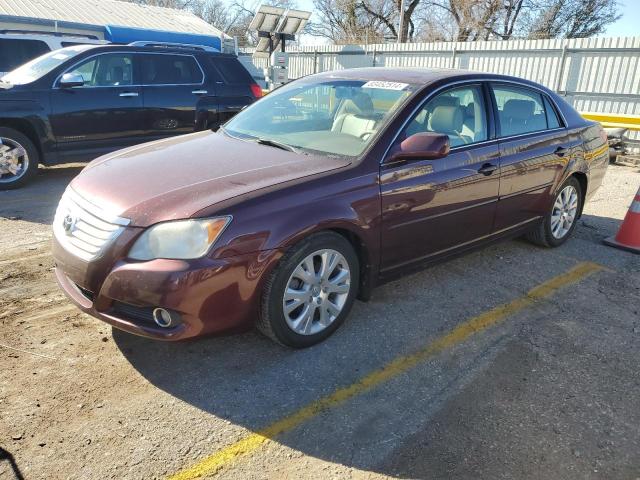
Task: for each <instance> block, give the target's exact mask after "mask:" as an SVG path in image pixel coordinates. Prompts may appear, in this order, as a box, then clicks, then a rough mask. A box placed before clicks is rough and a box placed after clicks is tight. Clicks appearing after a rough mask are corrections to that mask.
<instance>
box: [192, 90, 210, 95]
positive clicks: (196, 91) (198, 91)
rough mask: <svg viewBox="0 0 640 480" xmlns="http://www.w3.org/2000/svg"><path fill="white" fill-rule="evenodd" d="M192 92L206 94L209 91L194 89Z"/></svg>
mask: <svg viewBox="0 0 640 480" xmlns="http://www.w3.org/2000/svg"><path fill="white" fill-rule="evenodd" d="M191 93H193V94H194V95H206V94H207V93H209V92H207V91H206V90H194V91H193V92H191Z"/></svg>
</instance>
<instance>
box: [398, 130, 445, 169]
mask: <svg viewBox="0 0 640 480" xmlns="http://www.w3.org/2000/svg"><path fill="white" fill-rule="evenodd" d="M449 148H450V146H449V137H448V136H447V135H444V134H442V133H434V132H421V133H414V134H413V135H411V136H410V137H407V138H406V139H404V140H403V141H402V142H401V143H400V145H399V146H398V148H396V149H395V151H394V152H393V153H392V154H391V158H390V161H391V162H397V161H401V160H404V161H407V160H436V159H438V158H444V157H446V156H447V155H449Z"/></svg>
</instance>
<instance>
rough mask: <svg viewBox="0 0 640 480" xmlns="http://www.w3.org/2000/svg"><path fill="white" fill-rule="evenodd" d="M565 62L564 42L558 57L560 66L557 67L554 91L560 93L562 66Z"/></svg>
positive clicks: (565, 43) (565, 44) (565, 49)
mask: <svg viewBox="0 0 640 480" xmlns="http://www.w3.org/2000/svg"><path fill="white" fill-rule="evenodd" d="M566 60H567V42H566V40H565V42H564V44H563V45H562V54H561V56H560V65H559V67H558V76H557V77H556V85H555V88H554V91H555V92H556V93H560V85H561V84H562V77H563V76H564V65H565V63H566Z"/></svg>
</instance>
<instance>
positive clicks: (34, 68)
mask: <svg viewBox="0 0 640 480" xmlns="http://www.w3.org/2000/svg"><path fill="white" fill-rule="evenodd" d="M89 48H93V46H92V45H74V46H73V47H66V48H61V49H60V50H54V51H52V52H49V53H45V54H44V55H41V56H40V57H37V58H34V59H33V60H31V61H30V62H27V63H25V64H24V65H22V66H20V67H18V68H16V69H15V70H13V71H11V72H9V73H7V74H6V75H5V76H4V77H2V81H3V82H5V83H10V84H11V85H24V84H25V83H31V82H34V81H36V80H38V79H39V78H41V77H42V76H44V75H46V74H47V73H49V72H50V71H51V70H53V69H54V68H56V67H57V66H58V65H62V64H63V63H64V62H66V61H67V60H69V59H70V58H73V57H75V56H76V55H77V54H78V53H80V52H84V51H85V50H88V49H89Z"/></svg>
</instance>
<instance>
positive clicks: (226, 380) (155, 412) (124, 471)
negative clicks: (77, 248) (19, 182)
mask: <svg viewBox="0 0 640 480" xmlns="http://www.w3.org/2000/svg"><path fill="white" fill-rule="evenodd" d="M79 170H80V167H78V166H70V167H69V166H66V167H60V168H53V169H47V170H46V171H45V172H41V175H39V177H38V178H37V180H36V181H35V182H34V183H33V184H32V185H30V186H29V187H27V188H24V189H22V190H17V191H12V192H0V252H2V256H1V257H0V361H1V365H2V368H1V369H0V478H1V479H5V478H7V479H13V478H19V477H18V475H17V474H16V473H15V472H17V471H19V472H21V475H22V476H23V477H24V478H28V479H31V478H35V479H57V478H73V479H88V478H96V479H97V478H100V479H102V478H118V479H122V478H131V479H137V478H161V477H165V476H167V475H169V474H172V473H175V472H177V471H179V470H181V469H183V468H185V467H188V466H190V465H192V464H194V463H196V462H198V461H199V460H202V459H203V458H206V457H207V456H208V455H211V454H212V453H215V452H216V451H218V450H220V449H222V448H224V447H225V446H227V445H230V444H233V443H234V442H236V441H237V440H239V439H241V438H244V437H246V436H247V435H248V434H251V433H252V432H256V431H259V430H260V429H261V428H263V427H265V426H266V425H269V424H271V423H272V422H274V421H276V420H278V419H280V418H282V417H285V416H287V415H289V414H291V413H292V412H294V411H296V410H298V409H299V408H301V407H303V406H305V405H307V404H309V403H310V402H312V401H314V400H316V399H318V398H320V397H322V396H324V395H327V394H329V393H331V392H332V391H334V390H335V389H336V388H340V387H344V386H347V385H350V384H352V383H353V382H355V381H357V380H359V379H360V378H362V377H363V376H364V375H366V374H367V373H369V372H371V371H373V370H375V369H377V368H380V367H382V366H384V365H385V364H386V363H388V362H389V361H391V360H392V359H394V358H396V357H398V356H400V355H406V354H408V353H411V352H413V351H415V350H416V349H418V348H420V347H422V346H424V345H425V344H428V343H429V342H430V341H432V340H433V339H435V338H437V337H439V336H441V335H443V334H444V333H446V332H448V331H451V330H452V329H453V328H455V327H456V326H458V325H460V324H461V323H463V322H464V321H466V320H468V319H469V318H471V317H474V316H476V315H479V314H481V313H483V312H485V311H487V310H489V309H492V308H494V307H496V306H497V305H500V304H502V303H505V302H509V301H511V300H513V299H516V298H518V297H521V296H522V295H524V294H525V293H526V292H527V291H528V290H529V289H531V288H532V287H534V286H536V285H538V284H540V283H541V282H544V281H545V280H548V279H550V278H552V277H554V276H556V275H559V274H562V273H564V272H566V271H567V270H569V269H570V268H572V267H574V266H575V265H576V264H578V263H579V262H583V261H590V262H596V263H598V264H600V265H602V266H603V267H605V269H603V270H601V271H600V272H598V273H596V274H594V275H591V276H589V277H588V278H586V279H584V280H582V281H581V282H580V283H577V284H574V285H571V286H568V287H566V288H564V289H562V290H559V291H558V292H556V293H555V294H554V295H553V296H551V297H549V298H547V299H545V300H543V301H540V302H536V303H535V304H533V305H531V306H528V307H526V308H524V309H522V310H520V311H518V312H516V313H514V314H513V315H510V316H509V317H508V318H507V319H506V320H505V321H504V322H503V323H501V324H500V325H497V326H495V327H492V328H489V329H487V330H486V331H483V332H481V333H479V334H476V335H475V336H473V337H472V338H470V339H468V340H467V341H465V342H463V343H461V344H458V345H455V346H453V347H451V348H448V349H446V350H445V351H443V352H441V353H440V354H438V355H435V356H433V357H430V358H429V359H427V360H425V361H424V362H421V363H420V364H418V365H417V366H416V367H415V368H413V369H410V370H408V371H406V372H404V373H402V374H399V375H397V376H395V377H393V378H391V379H390V380H389V381H387V382H384V383H382V384H381V385H379V386H378V387H376V388H374V389H372V390H369V391H366V392H364V393H363V394H361V395H358V396H356V397H355V398H353V399H351V400H349V401H348V402H345V403H343V404H341V405H339V406H337V407H335V408H332V409H329V410H326V411H323V412H321V413H320V414H319V415H316V416H314V417H312V418H310V419H309V420H308V421H306V422H304V423H302V424H301V425H299V426H297V427H296V428H293V429H290V430H289V431H287V432H286V433H284V434H282V435H280V436H278V437H277V438H275V439H274V440H273V441H269V442H267V443H266V444H264V445H263V446H262V447H261V448H259V449H256V450H255V451H254V452H252V453H251V454H250V455H247V456H245V457H243V458H241V459H238V460H237V461H235V462H233V463H232V464H231V465H230V466H229V467H228V468H225V469H223V470H221V471H220V472H218V473H217V476H218V477H221V478H231V479H267V478H269V479H271V478H273V479H281V478H291V479H294V478H295V479H298V478H336V479H338V478H339V479H342V478H354V479H364V478H366V479H369V478H386V477H394V478H430V479H431V478H437V479H439V478H474V479H475V478H491V479H494V478H545V479H546V478H554V479H564V478H571V479H574V478H575V479H585V478H602V479H636V478H640V428H638V425H640V400H639V399H640V374H639V373H638V368H637V367H638V353H639V352H640V316H639V310H640V256H637V255H633V254H631V253H627V252H623V251H619V250H615V249H612V248H609V247H606V246H604V245H602V244H601V240H602V239H603V238H605V237H607V236H610V235H612V234H613V233H615V232H616V230H617V228H618V226H619V224H620V221H621V219H622V218H623V217H624V215H625V213H626V210H627V208H628V205H629V204H630V201H631V198H632V197H633V195H634V193H635V192H636V190H637V188H638V186H639V185H640V171H639V170H638V169H633V168H628V167H619V166H611V167H610V169H609V171H608V173H607V176H606V178H605V184H604V186H603V187H602V188H601V189H600V191H599V192H598V194H597V196H596V197H595V198H594V199H593V200H592V201H591V202H590V203H589V204H587V206H586V209H585V214H584V216H583V218H582V220H581V221H580V224H579V226H578V229H577V230H576V235H575V237H574V238H573V239H572V240H570V241H569V242H567V244H565V245H564V246H563V247H561V248H559V249H555V250H544V249H540V248H537V247H534V246H531V245H530V244H528V243H526V242H524V241H522V240H514V241H509V242H505V243H501V244H498V245H495V246H492V247H489V248H486V249H483V250H480V251H477V252H475V253H473V254H470V255H467V256H464V257H462V258H459V259H456V260H454V261H451V262H448V263H445V264H442V265H439V266H437V267H434V268H431V269H429V270H426V271H424V272H421V273H419V274H416V275H413V276H411V277H407V278H405V279H402V280H399V281H396V282H393V283H391V284H388V285H385V286H384V287H381V288H379V289H377V290H376V291H375V293H374V297H373V299H372V301H371V302H369V303H357V304H356V306H355V308H354V311H353V313H352V315H351V317H350V319H349V321H348V322H347V323H345V325H344V326H343V327H342V328H341V329H340V330H339V331H338V332H337V334H336V335H334V336H333V337H332V338H330V339H329V340H328V341H326V342H324V343H323V344H321V345H318V346H316V347H313V348H310V349H307V350H304V351H292V350H288V349H284V348H281V347H279V346H277V345H275V344H273V343H272V342H270V341H268V340H266V339H264V338H263V337H261V336H260V335H259V334H257V333H254V332H249V333H246V334H243V335H235V336H227V337H219V338H207V339H202V340H197V341H193V342H186V343H179V344H166V343H159V342H153V341H149V340H145V339H142V338H138V337H134V336H131V335H128V334H125V333H122V332H119V331H115V330H113V331H112V329H111V328H110V327H108V326H107V325H105V324H102V323H101V322H99V321H98V320H95V319H93V318H91V317H88V316H85V315H83V314H80V313H78V312H77V311H76V310H75V309H73V308H71V307H70V306H69V303H68V302H67V301H66V300H65V299H64V297H63V295H62V294H61V292H60V291H59V290H58V288H57V287H56V285H55V282H54V280H53V275H52V268H53V263H52V260H51V258H50V257H49V253H48V252H49V242H50V227H49V223H50V222H51V220H52V217H53V212H54V210H55V205H56V203H57V199H58V198H59V197H60V195H61V194H62V192H63V190H64V188H65V187H66V184H67V183H68V182H69V180H70V179H71V178H72V177H73V176H74V175H76V174H77V173H78V172H79ZM11 459H13V464H12V462H11Z"/></svg>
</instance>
